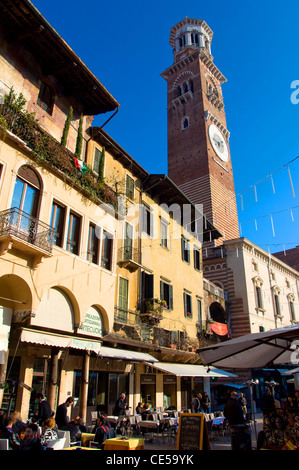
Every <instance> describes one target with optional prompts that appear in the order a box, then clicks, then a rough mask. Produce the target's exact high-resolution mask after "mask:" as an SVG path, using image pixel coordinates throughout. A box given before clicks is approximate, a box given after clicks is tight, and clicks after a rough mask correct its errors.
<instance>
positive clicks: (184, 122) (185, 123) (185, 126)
mask: <svg viewBox="0 0 299 470" xmlns="http://www.w3.org/2000/svg"><path fill="white" fill-rule="evenodd" d="M188 127H189V119H188V118H185V119H184V120H183V126H182V129H187V128H188Z"/></svg>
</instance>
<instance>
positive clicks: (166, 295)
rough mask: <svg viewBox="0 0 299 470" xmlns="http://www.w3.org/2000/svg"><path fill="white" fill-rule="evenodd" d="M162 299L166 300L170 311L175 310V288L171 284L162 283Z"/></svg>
mask: <svg viewBox="0 0 299 470" xmlns="http://www.w3.org/2000/svg"><path fill="white" fill-rule="evenodd" d="M160 299H161V300H165V302H166V304H167V308H168V309H169V310H173V288H172V285H171V284H168V283H167V282H164V281H160Z"/></svg>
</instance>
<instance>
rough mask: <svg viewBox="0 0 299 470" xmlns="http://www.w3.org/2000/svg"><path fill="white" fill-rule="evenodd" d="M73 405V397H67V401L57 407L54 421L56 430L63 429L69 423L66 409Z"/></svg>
mask: <svg viewBox="0 0 299 470" xmlns="http://www.w3.org/2000/svg"><path fill="white" fill-rule="evenodd" d="M73 403H74V398H73V397H68V398H67V400H66V401H65V402H64V403H62V404H61V405H59V406H58V407H57V410H56V415H55V421H56V424H57V427H58V429H63V428H64V427H65V426H66V425H67V424H68V422H69V417H68V414H67V409H68V408H69V407H70V406H72V405H73Z"/></svg>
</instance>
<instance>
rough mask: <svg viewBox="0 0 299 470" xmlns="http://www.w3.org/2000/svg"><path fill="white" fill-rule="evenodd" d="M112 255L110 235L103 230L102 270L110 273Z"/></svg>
mask: <svg viewBox="0 0 299 470" xmlns="http://www.w3.org/2000/svg"><path fill="white" fill-rule="evenodd" d="M112 253H113V236H112V235H111V233H109V232H106V230H103V236H102V259H101V266H102V268H105V269H109V271H112Z"/></svg>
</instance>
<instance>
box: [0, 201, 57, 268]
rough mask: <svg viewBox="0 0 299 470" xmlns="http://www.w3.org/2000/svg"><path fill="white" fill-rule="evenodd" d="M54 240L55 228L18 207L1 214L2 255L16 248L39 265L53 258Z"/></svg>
mask: <svg viewBox="0 0 299 470" xmlns="http://www.w3.org/2000/svg"><path fill="white" fill-rule="evenodd" d="M53 238H54V229H53V228H51V227H50V226H49V225H47V224H45V223H44V222H41V221H40V220H38V219H36V218H35V217H32V216H30V215H29V214H27V213H26V212H23V211H21V210H20V209H18V208H16V207H13V208H12V209H7V210H5V211H2V212H0V255H1V254H4V253H5V252H6V251H7V250H10V249H11V248H15V249H17V250H21V251H22V252H23V253H28V254H29V255H32V256H33V257H34V258H35V260H34V264H37V263H38V262H40V261H41V259H42V258H44V257H50V256H52V246H53Z"/></svg>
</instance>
